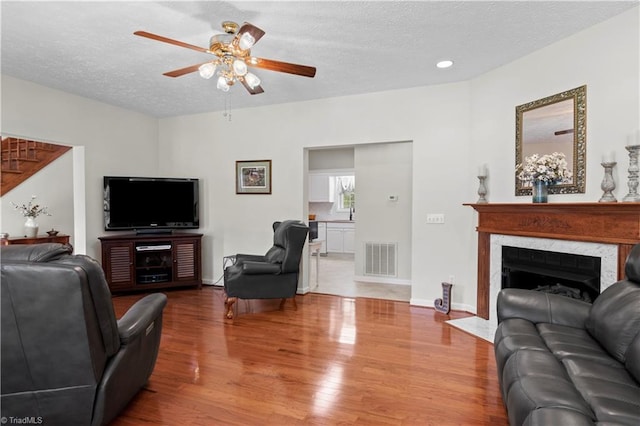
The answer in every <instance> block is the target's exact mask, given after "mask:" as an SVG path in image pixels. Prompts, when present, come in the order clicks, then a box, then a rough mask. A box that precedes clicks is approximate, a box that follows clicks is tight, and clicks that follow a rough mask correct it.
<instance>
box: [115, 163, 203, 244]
mask: <svg viewBox="0 0 640 426" xmlns="http://www.w3.org/2000/svg"><path fill="white" fill-rule="evenodd" d="M198 184H199V181H198V179H195V178H165V177H132V176H105V177H104V186H103V189H104V229H105V231H122V230H135V231H136V232H139V233H145V232H171V231H172V230H174V229H176V230H180V229H197V228H199V227H200V218H199V189H198V186H199V185H198Z"/></svg>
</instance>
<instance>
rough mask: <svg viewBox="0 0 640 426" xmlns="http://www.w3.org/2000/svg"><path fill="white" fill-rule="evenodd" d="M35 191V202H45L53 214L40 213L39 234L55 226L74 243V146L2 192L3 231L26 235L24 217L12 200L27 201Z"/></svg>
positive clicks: (0, 199) (41, 204)
mask: <svg viewBox="0 0 640 426" xmlns="http://www.w3.org/2000/svg"><path fill="white" fill-rule="evenodd" d="M32 195H35V196H36V197H37V198H36V199H35V200H34V201H33V204H38V205H40V206H46V207H47V208H48V211H49V213H50V214H51V216H46V215H40V216H38V217H37V218H36V222H37V223H38V225H39V231H38V234H44V233H45V232H46V231H48V230H50V229H51V228H55V229H57V230H58V231H60V233H61V234H67V235H70V236H71V238H70V243H71V244H72V245H73V244H74V240H73V226H74V225H73V224H74V222H73V219H74V218H73V153H72V151H71V150H69V151H68V152H67V153H65V154H64V155H62V156H61V157H59V158H57V159H56V160H55V161H53V162H52V163H50V164H49V165H47V167H46V168H45V169H43V170H41V171H40V172H39V173H36V174H35V175H33V176H31V177H30V178H29V179H27V180H26V181H24V182H23V183H22V184H21V185H18V186H17V187H15V188H14V189H12V190H11V191H9V192H8V193H7V194H3V196H2V198H0V204H1V206H0V211H1V212H2V214H1V215H0V220H1V221H0V229H1V230H2V232H7V233H9V236H10V237H20V236H23V235H24V222H25V218H24V217H23V216H22V214H21V212H20V211H17V210H15V209H14V207H13V206H12V205H11V204H10V203H11V202H13V203H15V204H18V205H23V204H25V205H26V204H27V203H28V202H29V200H30V199H31V196H32ZM70 207H71V208H70Z"/></svg>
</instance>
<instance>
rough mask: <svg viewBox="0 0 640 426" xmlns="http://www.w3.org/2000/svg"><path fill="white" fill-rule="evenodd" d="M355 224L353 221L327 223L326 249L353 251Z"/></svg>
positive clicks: (335, 251)
mask: <svg viewBox="0 0 640 426" xmlns="http://www.w3.org/2000/svg"><path fill="white" fill-rule="evenodd" d="M355 235H356V226H355V223H353V222H329V223H327V251H328V252H329V253H355Z"/></svg>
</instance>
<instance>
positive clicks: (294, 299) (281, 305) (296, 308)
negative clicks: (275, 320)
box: [280, 296, 298, 311]
mask: <svg viewBox="0 0 640 426" xmlns="http://www.w3.org/2000/svg"><path fill="white" fill-rule="evenodd" d="M291 300H292V301H293V309H295V310H296V311H297V310H298V303H297V302H296V297H295V296H293V297H292V298H291ZM286 301H287V299H286V298H285V297H283V298H282V300H280V310H281V311H282V310H284V304H285V303H286Z"/></svg>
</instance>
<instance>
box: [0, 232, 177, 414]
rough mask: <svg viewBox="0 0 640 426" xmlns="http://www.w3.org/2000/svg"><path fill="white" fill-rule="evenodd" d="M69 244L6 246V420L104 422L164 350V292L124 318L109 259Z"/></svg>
mask: <svg viewBox="0 0 640 426" xmlns="http://www.w3.org/2000/svg"><path fill="white" fill-rule="evenodd" d="M71 251H72V249H71V247H70V246H68V245H62V244H37V245H10V246H3V247H2V249H1V252H0V255H1V256H2V257H1V259H0V260H1V264H2V265H1V267H2V276H1V289H2V294H1V309H2V343H1V347H2V348H1V350H2V353H1V355H2V365H1V368H0V369H1V373H2V394H1V396H0V403H1V406H2V407H1V413H2V418H3V420H5V419H9V420H8V421H9V422H10V423H13V422H14V421H13V420H11V419H12V418H13V419H14V420H15V419H17V420H24V419H25V418H27V420H28V421H30V422H34V423H41V424H47V425H49V424H50V425H104V424H107V423H109V422H110V421H111V420H113V419H114V418H115V417H116V416H117V415H118V413H120V411H122V409H123V408H124V407H125V406H126V405H127V404H128V403H129V401H130V400H131V399H132V398H133V397H134V396H135V395H136V393H138V391H139V390H140V389H141V388H142V387H143V386H144V385H145V383H146V382H147V380H148V379H149V376H150V375H151V372H152V371H153V368H154V366H155V362H156V357H157V355H158V347H159V344H160V335H161V332H162V312H163V309H164V307H165V305H166V296H165V295H164V294H159V293H158V294H151V295H148V296H145V297H143V298H142V299H141V300H139V301H138V302H136V303H135V304H134V305H133V306H132V307H131V308H130V309H129V310H128V311H127V312H126V313H125V315H124V316H123V317H122V318H121V319H120V320H116V317H115V313H114V310H113V305H112V303H111V294H110V292H109V287H108V285H107V282H106V281H105V278H104V273H103V271H102V268H101V266H100V265H99V264H98V263H97V262H96V261H95V260H93V259H91V258H90V257H88V256H82V255H72V254H71Z"/></svg>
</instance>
